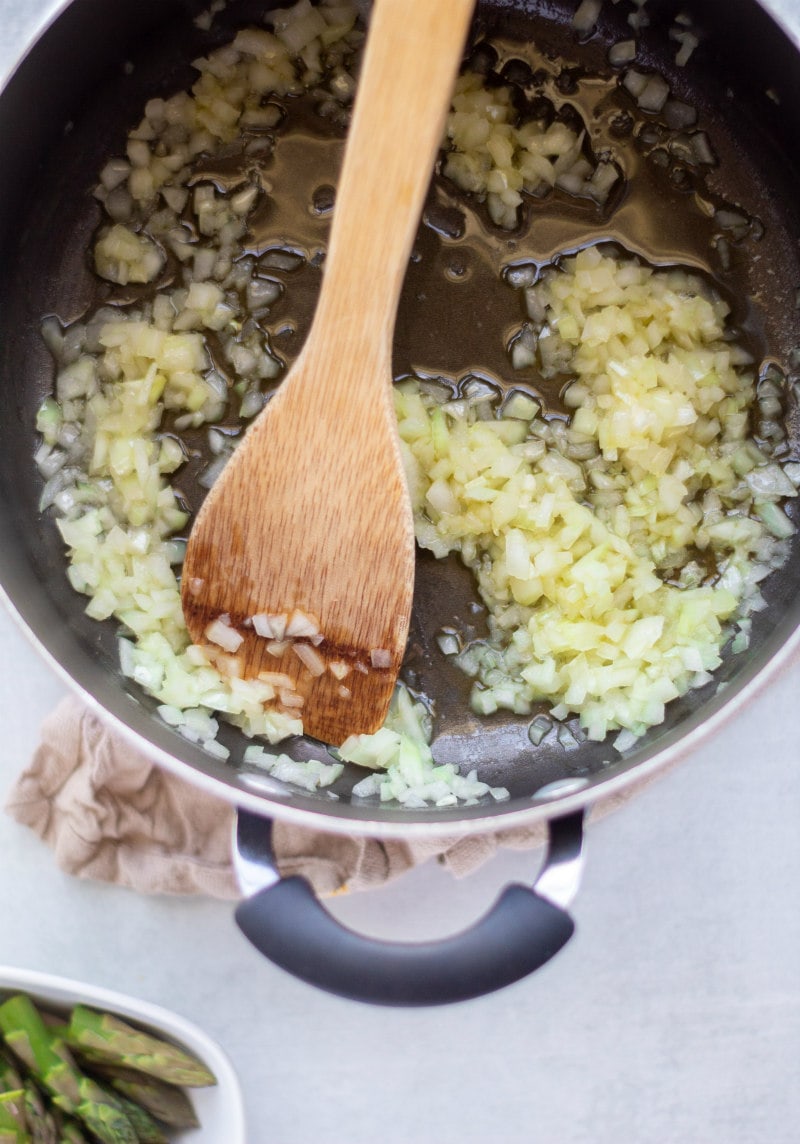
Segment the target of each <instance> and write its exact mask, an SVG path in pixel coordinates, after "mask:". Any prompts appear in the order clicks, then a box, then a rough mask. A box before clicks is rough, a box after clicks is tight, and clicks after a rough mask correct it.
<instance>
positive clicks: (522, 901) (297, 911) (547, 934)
mask: <svg viewBox="0 0 800 1144" xmlns="http://www.w3.org/2000/svg"><path fill="white" fill-rule="evenodd" d="M254 830H259V831H260V833H261V844H262V846H263V839H264V837H265V836H266V838H267V839H268V838H269V830H268V824H267V822H266V821H265V820H264V819H261V818H259V817H258V816H256V815H253V814H251V813H250V812H247V811H241V810H240V811H239V826H238V831H239V841H240V844H241V843H243V842H245V843H246V842H248V841H249V842H251V841H252V835H253V831H254ZM581 841H582V814H581V813H580V812H579V813H577V814H572V815H568V816H565V817H563V818H560V819H554V820H552V821H551V823H550V846H549V850H548V856H547V859H546V861H545V864H544V866H543V868H542V872H541V874H540V876H539V878H538V879H537V883H536V886H535V887H534V888H533V889H531V888H529V887H527V886H523V885H520V884H512V885H510V886H507V887H506V889H505V890H504V891H503V892H502V893H501V895H500V896H499V898H498V899H497V901H496V902H495V903H494V905H493V906H492V907H491V909H490V910H489V912H488V913H487V914H485V915H484V917H482V918H481V919H480V920H479V921H477V922H476V923H475V924H474V925H472V926H470V927H469V928H468V929H466V930H464V931H463V932H462V933H460V934H456V935H455V936H453V937H450V938H445V939H443V940H441V941H430V942H419V943H408V942H390V941H380V940H377V939H373V938H368V937H364V936H363V935H361V934H357V933H354V932H353V931H352V930H351V929H348V928H347V927H346V926H343V925H341V924H340V923H339V922H338V921H337V920H336V919H335V918H333V917H332V916H331V915H330V914H329V913H328V912H327V910H326V909H325V908H324V907H323V906H322V905H321V903H320V902H319V901H318V899H317V898H316V896H315V894H314V891H313V889H312V887H311V886H310V884H309V883H308V882H307V881H306V880H305V879H304V878H300V877H292V878H286V879H282V880H279V881H277V882H276V883H275V884H273V885H270V886H268V887H267V888H266V889H262V890H260V891H259V892H258V893H256V894H255V895H254V896H253V897H251V898H248V899H246V900H245V901H243V902H242V903H241V904H240V905H239V906H238V908H237V910H236V921H237V923H238V925H239V927H240V929H241V930H242V932H243V933H244V934H245V936H246V937H247V938H248V939H249V940H250V941H251V942H252V943H253V945H254V946H255V947H256V948H257V949H258V950H260V952H261V953H263V954H264V956H265V957H267V958H269V960H270V961H272V962H274V963H275V964H276V965H279V966H280V967H281V968H283V969H285V970H287V971H288V972H289V973H292V974H293V975H294V976H295V977H299V978H300V979H301V980H302V981H306V982H308V983H309V984H311V985H315V986H317V987H318V988H320V989H324V990H327V991H328V992H329V993H335V994H338V995H339V996H341V997H348V998H350V999H352V1000H355V1001H365V1002H370V1003H372V1004H378V1005H403V1006H412V1005H441V1004H446V1003H448V1002H452V1001H465V1000H467V999H469V998H471V997H479V996H481V995H483V994H485V993H491V992H493V991H494V990H496V989H501V988H503V987H504V986H506V985H510V984H512V983H513V982H514V981H519V980H520V978H523V977H526V976H527V975H528V974H529V973H532V972H533V971H534V970H536V969H538V968H539V967H540V966H542V965H544V964H545V962H547V961H549V960H550V958H551V957H553V956H554V955H555V954H556V953H557V952H558V951H559V950H560V949H561V948H562V946H564V945H565V944H566V942H567V941H568V940H569V938H570V937H571V935H572V933H573V931H574V929H575V926H574V923H573V921H572V918H571V917H570V916H569V914H568V913H567V912H566V911H565V910H564V909H563V908H561V904H560V901H564V900H565V899H568V900H571V896H572V892H573V891H574V889H575V888H576V886H577V873H578V871H579V865H580V850H581ZM249 849H250V860H251V861H252V847H249ZM565 883H570V886H569V890H568V892H565ZM537 890H538V891H539V892H537Z"/></svg>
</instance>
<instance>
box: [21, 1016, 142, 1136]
mask: <svg viewBox="0 0 800 1144" xmlns="http://www.w3.org/2000/svg"><path fill="white" fill-rule="evenodd" d="M0 1030H2V1032H3V1035H4V1037H5V1041H6V1044H7V1045H8V1046H9V1048H11V1049H12V1050H13V1052H15V1053H16V1054H17V1056H18V1057H19V1058H20V1059H21V1060H22V1061H23V1062H24V1063H25V1064H26V1065H27V1066H28V1068H29V1069H30V1070H31V1072H32V1073H33V1074H34V1076H35V1077H36V1078H37V1079H38V1080H39V1082H40V1083H41V1084H42V1086H43V1087H44V1088H45V1090H46V1091H47V1092H48V1093H50V1095H51V1097H52V1100H53V1103H54V1104H55V1105H57V1107H59V1108H61V1109H63V1110H64V1111H65V1112H69V1113H72V1114H73V1115H75V1116H77V1117H78V1119H79V1120H82V1121H83V1123H84V1124H85V1125H86V1126H87V1128H88V1129H89V1130H90V1131H91V1132H93V1133H94V1135H95V1136H97V1137H98V1139H99V1140H101V1141H102V1142H103V1144H137V1139H136V1132H135V1131H134V1129H133V1126H132V1125H131V1122H130V1121H129V1120H128V1118H127V1116H126V1115H125V1113H124V1112H123V1111H122V1109H121V1108H120V1106H119V1104H117V1102H116V1101H115V1100H114V1098H113V1097H111V1096H110V1095H109V1094H107V1093H105V1092H104V1091H103V1089H102V1088H101V1087H100V1086H99V1085H98V1084H97V1083H96V1082H95V1081H93V1080H91V1079H90V1078H88V1077H86V1076H84V1075H83V1074H82V1073H81V1072H80V1071H79V1070H78V1068H77V1067H76V1065H75V1064H74V1062H73V1061H72V1058H71V1057H70V1055H69V1052H68V1050H67V1049H66V1047H65V1046H64V1045H63V1043H62V1042H60V1041H59V1040H58V1038H56V1037H54V1036H53V1034H52V1033H51V1031H50V1030H49V1029H48V1028H47V1026H46V1025H45V1023H44V1021H43V1020H42V1018H41V1017H40V1015H39V1013H38V1011H37V1009H36V1007H35V1005H34V1004H33V1002H32V1001H31V999H30V998H29V997H26V996H25V995H24V994H18V995H17V996H16V997H11V998H10V999H9V1000H7V1001H6V1002H5V1003H4V1004H3V1005H0Z"/></svg>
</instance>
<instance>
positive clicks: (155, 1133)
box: [116, 1094, 169, 1144]
mask: <svg viewBox="0 0 800 1144" xmlns="http://www.w3.org/2000/svg"><path fill="white" fill-rule="evenodd" d="M116 1099H117V1100H118V1101H119V1102H120V1104H121V1105H122V1109H123V1111H124V1113H125V1115H126V1116H127V1117H128V1120H130V1122H131V1124H132V1125H133V1127H134V1128H135V1129H136V1135H137V1136H138V1138H139V1144H169V1141H168V1139H167V1137H166V1136H165V1135H164V1133H163V1132H162V1130H161V1128H160V1127H159V1125H158V1123H157V1122H156V1121H155V1120H154V1119H153V1117H152V1116H151V1115H150V1113H149V1112H148V1111H147V1109H145V1108H142V1106H141V1105H140V1104H137V1103H136V1102H135V1101H134V1100H128V1098H127V1097H125V1096H120V1095H119V1094H117V1096H116Z"/></svg>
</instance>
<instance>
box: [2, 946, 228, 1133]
mask: <svg viewBox="0 0 800 1144" xmlns="http://www.w3.org/2000/svg"><path fill="white" fill-rule="evenodd" d="M11 992H14V993H27V994H29V996H30V997H31V998H32V1000H34V1001H37V1002H41V1004H42V1006H43V1007H44V1008H46V1009H48V1010H50V1011H51V1012H56V1013H57V1012H58V1011H59V1010H67V1009H69V1008H70V1007H71V1006H72V1005H75V1004H76V1003H77V1002H83V1003H84V1004H86V1005H91V1006H92V1007H93V1008H96V1009H106V1010H108V1012H110V1013H114V1014H116V1015H117V1016H119V1017H123V1018H127V1019H129V1020H131V1021H133V1022H135V1023H136V1024H137V1025H141V1026H142V1027H143V1028H145V1029H147V1030H149V1031H151V1032H153V1033H155V1034H156V1035H157V1036H161V1037H164V1038H165V1039H166V1040H169V1041H175V1042H176V1043H177V1044H179V1045H181V1046H183V1047H185V1048H187V1049H189V1050H190V1051H191V1052H192V1053H194V1054H195V1056H197V1057H199V1058H200V1060H201V1061H203V1063H204V1064H206V1065H207V1066H208V1068H210V1069H211V1071H212V1072H213V1073H214V1076H215V1077H216V1078H217V1084H216V1085H214V1086H213V1087H210V1088H193V1089H188V1090H187V1092H188V1093H189V1095H190V1097H191V1100H192V1104H193V1105H194V1107H195V1111H196V1112H197V1116H198V1119H199V1121H200V1127H199V1128H193V1129H191V1130H190V1131H188V1132H176V1133H174V1134H173V1136H172V1138H173V1139H175V1140H180V1141H181V1144H222V1141H224V1142H225V1144H245V1141H246V1134H245V1123H244V1103H243V1101H242V1091H241V1088H240V1086H239V1080H238V1078H237V1076H236V1073H235V1072H234V1070H233V1066H232V1065H231V1062H230V1061H229V1060H228V1057H227V1056H226V1055H225V1053H224V1052H223V1051H222V1049H221V1048H220V1047H219V1045H218V1044H216V1042H215V1041H212V1040H211V1038H210V1037H208V1036H207V1035H206V1034H205V1033H204V1032H203V1031H202V1030H201V1029H198V1028H197V1026H196V1025H192V1024H191V1022H189V1021H186V1020H184V1018H183V1017H179V1016H178V1015H177V1014H176V1013H171V1012H170V1011H169V1010H168V1009H162V1008H161V1007H160V1006H159V1005H150V1004H148V1002H146V1001H137V1000H136V999H135V998H134V997H126V996H125V995H124V994H122V993H115V992H113V991H112V990H110V989H100V988H98V987H97V986H94V985H86V984H84V983H83V982H81V981H69V980H68V979H67V978H64V977H55V976H53V974H50V973H37V972H34V971H32V970H27V969H14V968H12V967H10V966H6V965H0V994H2V993H11Z"/></svg>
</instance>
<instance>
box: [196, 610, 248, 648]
mask: <svg viewBox="0 0 800 1144" xmlns="http://www.w3.org/2000/svg"><path fill="white" fill-rule="evenodd" d="M205 637H206V639H207V640H208V641H209V642H210V643H213V644H217V646H218V647H221V648H224V650H225V651H236V650H237V649H238V648H240V647H241V646H242V644H243V643H244V636H243V635H241V634H240V633H239V632H237V631H236V630H235V628H232V627H231V623H230V619H229V618H227V617H226V616H218V617H217V619H216V620H212V621H211V623H210V624H209V625H208V627H207V628H206V630H205Z"/></svg>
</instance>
